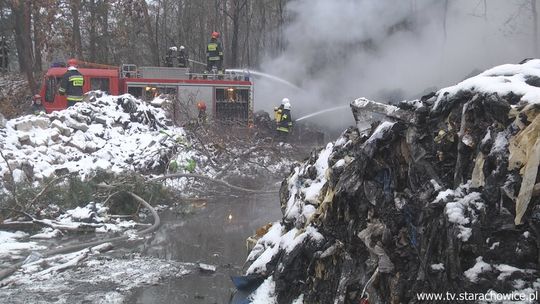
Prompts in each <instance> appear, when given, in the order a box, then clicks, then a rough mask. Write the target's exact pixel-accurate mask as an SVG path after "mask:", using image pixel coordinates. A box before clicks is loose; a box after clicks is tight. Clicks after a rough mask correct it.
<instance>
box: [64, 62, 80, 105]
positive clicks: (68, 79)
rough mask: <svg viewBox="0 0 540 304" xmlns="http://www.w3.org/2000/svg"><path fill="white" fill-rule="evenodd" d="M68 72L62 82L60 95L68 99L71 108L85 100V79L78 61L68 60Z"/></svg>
mask: <svg viewBox="0 0 540 304" xmlns="http://www.w3.org/2000/svg"><path fill="white" fill-rule="evenodd" d="M68 66H69V67H68V70H67V72H66V73H65V74H64V76H63V77H62V80H60V88H59V89H58V93H59V94H60V95H65V96H66V99H67V106H68V107H71V106H73V105H75V103H77V102H79V101H82V100H83V85H84V78H83V76H82V74H81V73H80V72H79V70H78V69H77V60H76V59H70V60H68Z"/></svg>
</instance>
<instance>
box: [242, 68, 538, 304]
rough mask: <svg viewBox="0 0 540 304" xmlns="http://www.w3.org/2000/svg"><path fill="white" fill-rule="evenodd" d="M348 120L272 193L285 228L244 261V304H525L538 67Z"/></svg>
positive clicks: (534, 216) (533, 237) (530, 277)
mask: <svg viewBox="0 0 540 304" xmlns="http://www.w3.org/2000/svg"><path fill="white" fill-rule="evenodd" d="M351 109H352V111H353V114H354V116H355V118H356V120H357V126H356V127H351V128H349V129H347V130H346V131H344V132H343V134H342V135H341V137H340V138H339V139H337V140H336V141H335V142H332V143H329V144H328V145H327V146H326V147H325V148H323V149H321V150H319V151H314V152H313V153H312V154H311V155H310V157H309V159H307V160H306V161H305V162H304V163H303V164H299V165H297V166H295V167H294V168H293V169H292V171H291V173H290V175H289V177H288V178H287V179H286V180H284V181H283V183H282V185H281V191H280V202H281V210H282V212H283V218H282V219H281V220H280V221H278V222H276V223H274V224H273V225H272V226H271V227H270V228H269V229H268V232H267V233H266V234H264V235H263V236H262V237H261V238H260V239H259V240H258V242H257V243H256V245H255V246H254V248H253V250H252V251H251V253H250V254H249V256H248V260H247V262H248V263H247V265H248V266H247V267H248V268H247V271H246V275H247V276H250V277H257V278H258V279H259V280H260V282H262V284H261V285H260V286H259V287H258V288H257V289H256V290H255V291H254V292H253V293H252V294H251V296H250V299H251V300H252V301H253V303H296V304H298V303H367V302H369V303H396V304H397V303H421V302H422V303H427V302H425V301H422V300H421V298H420V296H421V293H442V294H445V295H446V293H447V292H448V293H450V294H451V295H455V297H456V298H455V299H458V298H457V297H458V296H459V295H460V293H461V295H463V293H464V292H468V293H469V298H461V300H468V303H472V302H474V303H482V300H483V299H485V298H486V299H487V298H489V297H487V296H486V297H485V298H482V296H485V295H496V294H514V295H517V297H516V298H515V299H520V298H519V297H520V296H523V297H525V298H521V300H522V303H533V302H534V300H531V299H534V298H533V297H534V296H535V295H536V296H538V294H535V292H537V291H538V290H540V273H539V271H540V204H539V202H540V181H539V179H538V176H537V175H538V174H537V173H538V167H539V164H540V136H539V134H540V115H539V114H540V60H529V61H526V62H523V63H521V64H506V65H501V66H498V67H495V68H492V69H489V70H487V71H485V72H483V73H481V74H479V75H477V76H475V77H472V78H469V79H467V80H465V81H463V82H461V83H459V84H457V85H455V86H451V87H448V88H444V89H441V90H439V91H438V92H435V93H432V94H430V95H427V96H424V97H422V98H421V99H419V100H414V101H403V102H400V103H399V104H397V105H396V106H389V105H385V104H382V103H377V102H374V101H371V100H368V99H365V98H359V99H357V100H355V101H353V102H351ZM370 117H383V119H382V120H380V121H373V120H371V119H370ZM471 296H475V297H476V298H474V299H472V298H471ZM449 299H450V298H449ZM492 299H497V298H496V297H493V298H492ZM537 299H538V298H536V300H537ZM471 300H472V302H471ZM529 300H530V301H529ZM366 301H367V302H366ZM431 302H433V303H435V302H437V301H431ZM454 302H455V303H459V302H460V300H454ZM461 302H467V301H461ZM495 302H496V303H497V301H495ZM491 303H493V302H491ZM512 303H514V302H512Z"/></svg>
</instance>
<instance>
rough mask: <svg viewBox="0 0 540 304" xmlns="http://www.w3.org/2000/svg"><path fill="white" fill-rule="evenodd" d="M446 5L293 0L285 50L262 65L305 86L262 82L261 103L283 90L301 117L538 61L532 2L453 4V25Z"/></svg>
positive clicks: (345, 119)
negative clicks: (359, 99)
mask: <svg viewBox="0 0 540 304" xmlns="http://www.w3.org/2000/svg"><path fill="white" fill-rule="evenodd" d="M445 3H446V2H445V1H443V0H400V1H395V0H332V1H330V0H294V1H290V2H289V3H288V5H287V7H286V11H287V13H288V16H289V18H290V22H289V24H288V25H287V26H286V28H285V32H284V33H285V37H286V45H287V47H286V49H285V51H284V52H283V53H282V54H281V55H280V56H279V57H277V58H268V59H267V60H266V61H265V62H264V63H263V65H262V70H263V72H265V73H269V74H273V75H276V76H279V77H282V78H284V79H286V80H288V81H290V82H293V83H295V84H297V85H298V86H300V87H301V88H302V90H295V89H291V88H290V87H287V86H284V85H282V84H279V83H276V82H272V81H268V80H265V79H258V80H257V81H256V90H255V92H256V93H255V94H256V99H255V100H256V104H255V105H256V108H257V109H263V110H265V111H271V110H272V108H273V106H275V105H277V104H279V101H280V100H281V99H282V98H283V97H285V96H286V97H289V98H290V99H291V101H292V107H293V108H292V111H293V115H295V116H296V118H298V117H300V116H301V115H304V114H309V113H311V112H314V111H318V110H321V109H325V108H329V107H333V106H340V105H344V104H347V103H348V102H350V101H351V100H352V99H354V98H357V97H361V96H365V97H367V98H371V99H375V100H378V101H382V102H389V101H393V100H396V99H401V98H407V99H410V98H419V97H420V96H421V94H422V93H427V92H429V90H435V89H436V88H441V87H444V86H448V85H451V84H453V83H456V82H459V81H461V80H463V79H464V78H465V77H467V76H470V75H471V73H473V72H474V71H481V70H485V69H487V68H489V67H492V66H494V65H499V64H503V63H516V62H519V61H521V60H522V59H524V58H527V57H534V55H535V54H533V45H532V42H533V25H532V13H531V10H530V1H525V0H513V1H509V0H490V1H484V0H452V1H448V7H447V13H446V22H445V21H444V20H445ZM485 4H486V5H487V9H485V6H484V5H485ZM484 12H487V14H484ZM536 55H537V54H536ZM324 117H328V118H329V119H324V120H323V123H324V124H327V125H328V124H333V125H334V126H339V127H343V125H344V124H345V125H346V124H349V123H351V122H352V116H351V115H350V113H349V112H347V111H346V110H345V111H343V112H341V113H338V114H337V115H334V116H332V115H324ZM336 122H337V124H336Z"/></svg>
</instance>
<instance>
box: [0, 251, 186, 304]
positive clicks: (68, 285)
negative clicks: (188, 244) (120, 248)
mask: <svg viewBox="0 0 540 304" xmlns="http://www.w3.org/2000/svg"><path fill="white" fill-rule="evenodd" d="M194 267H195V266H194V265H192V264H183V263H178V262H174V261H165V260H162V259H157V258H151V257H142V256H140V255H138V254H136V255H129V256H124V257H101V256H97V257H95V256H94V257H92V258H91V259H89V260H87V261H83V262H81V263H80V264H79V265H78V267H77V268H73V269H67V270H65V271H63V272H58V273H54V275H46V276H44V275H39V272H38V273H34V274H24V273H22V272H17V273H16V274H14V275H13V276H12V277H10V278H9V280H10V282H11V283H10V284H9V285H8V286H7V287H4V288H1V289H0V297H1V298H4V299H6V298H7V299H10V301H11V303H52V302H56V300H55V299H60V298H61V299H62V300H63V301H65V302H63V303H82V302H85V301H89V302H90V303H121V302H122V301H123V299H124V296H125V295H126V294H127V293H129V291H130V290H132V289H134V288H137V287H141V286H144V285H153V284H157V283H159V282H160V281H161V280H162V279H164V278H168V277H181V276H184V275H186V274H188V273H190V272H191V271H192V270H193V269H194ZM57 303H62V302H57Z"/></svg>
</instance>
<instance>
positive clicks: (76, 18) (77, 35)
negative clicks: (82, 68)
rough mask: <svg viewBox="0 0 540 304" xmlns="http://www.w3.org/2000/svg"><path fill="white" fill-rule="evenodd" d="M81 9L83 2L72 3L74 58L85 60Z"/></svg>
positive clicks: (77, 0) (79, 0)
mask: <svg viewBox="0 0 540 304" xmlns="http://www.w3.org/2000/svg"><path fill="white" fill-rule="evenodd" d="M80 9H81V0H73V1H71V17H72V18H73V41H72V46H73V49H74V53H73V54H72V55H73V56H75V57H77V58H78V59H80V60H83V59H84V58H83V53H82V40H81V19H80V14H79V11H80Z"/></svg>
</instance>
